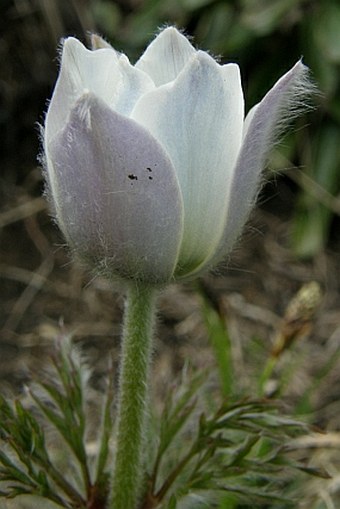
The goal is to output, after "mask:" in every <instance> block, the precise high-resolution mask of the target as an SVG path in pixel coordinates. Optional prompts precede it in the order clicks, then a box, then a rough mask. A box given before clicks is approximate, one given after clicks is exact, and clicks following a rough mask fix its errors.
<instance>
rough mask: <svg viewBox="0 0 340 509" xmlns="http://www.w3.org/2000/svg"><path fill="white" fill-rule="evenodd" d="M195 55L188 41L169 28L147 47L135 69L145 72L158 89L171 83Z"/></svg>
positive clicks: (174, 29)
mask: <svg viewBox="0 0 340 509" xmlns="http://www.w3.org/2000/svg"><path fill="white" fill-rule="evenodd" d="M195 53H196V51H195V49H194V48H193V46H192V45H191V44H190V42H189V41H188V39H187V38H186V37H185V36H184V35H182V34H181V33H180V32H179V31H178V30H176V28H174V27H169V28H166V29H165V30H163V31H162V32H161V33H160V34H159V35H158V36H157V37H156V39H155V40H154V41H153V42H152V43H151V44H150V45H149V46H148V47H147V49H146V51H145V53H144V54H143V55H142V56H141V58H140V59H139V60H138V62H137V63H136V65H135V67H136V68H137V69H141V70H142V71H144V72H146V73H147V74H148V75H149V76H150V77H151V78H152V79H153V81H154V83H155V85H156V86H157V87H158V86H160V85H164V84H165V83H169V82H170V81H173V80H174V79H175V78H176V77H177V76H178V74H179V73H180V72H181V70H182V69H183V67H184V66H185V65H186V64H187V62H188V61H189V60H190V59H191V58H192V57H193V56H194V55H195Z"/></svg>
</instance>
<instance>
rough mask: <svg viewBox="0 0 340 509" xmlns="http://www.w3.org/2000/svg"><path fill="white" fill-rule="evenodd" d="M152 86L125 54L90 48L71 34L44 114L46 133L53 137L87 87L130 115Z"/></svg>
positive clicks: (112, 50)
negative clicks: (91, 49) (137, 102)
mask: <svg viewBox="0 0 340 509" xmlns="http://www.w3.org/2000/svg"><path fill="white" fill-rule="evenodd" d="M153 87H154V84H153V82H152V80H151V79H150V78H149V77H148V76H147V75H146V74H145V73H143V72H141V71H139V70H138V69H135V68H134V67H133V66H132V65H131V64H130V63H129V61H128V58H127V57H126V56H125V55H120V54H119V53H117V52H116V51H115V50H114V49H112V48H102V49H98V50H96V51H90V50H88V49H86V48H85V46H83V44H82V43H81V42H79V41H78V40H77V39H74V38H72V37H70V38H68V39H66V41H65V42H64V46H63V53H62V61H61V70H60V74H59V78H58V81H57V84H56V87H55V90H54V92H53V96H52V99H51V103H50V105H49V109H48V112H47V116H46V123H45V129H46V137H47V138H48V139H50V138H52V137H53V136H54V135H55V134H56V133H57V132H58V131H60V130H61V129H62V128H63V127H64V125H65V123H66V122H67V120H68V115H69V112H70V111H71V109H72V108H73V107H74V104H75V103H76V101H77V100H78V99H79V97H81V96H82V95H83V94H84V93H86V92H87V91H89V92H92V93H94V94H95V95H96V96H97V97H99V98H100V99H102V100H103V101H104V102H105V103H106V104H107V105H108V106H110V107H111V108H112V109H114V110H115V111H117V112H119V113H122V114H123V115H129V113H130V112H131V110H132V108H133V107H134V105H135V103H136V101H137V100H138V99H139V97H141V95H143V94H144V93H146V92H148V91H150V90H152V88H153Z"/></svg>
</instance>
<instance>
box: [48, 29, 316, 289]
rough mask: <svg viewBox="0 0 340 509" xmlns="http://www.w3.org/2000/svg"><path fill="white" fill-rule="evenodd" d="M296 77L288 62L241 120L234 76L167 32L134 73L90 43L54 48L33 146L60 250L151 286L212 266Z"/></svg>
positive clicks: (232, 231) (302, 73) (244, 204)
mask: <svg viewBox="0 0 340 509" xmlns="http://www.w3.org/2000/svg"><path fill="white" fill-rule="evenodd" d="M306 73H307V71H306V67H305V66H304V65H303V64H302V63H301V62H300V61H299V62H298V63H297V64H296V65H295V66H294V67H293V68H292V69H291V70H290V71H289V72H287V74H285V75H284V76H282V78H281V79H280V80H279V81H278V82H277V83H276V84H275V86H274V87H273V88H272V89H271V90H270V91H269V92H268V93H267V94H266V96H265V97H264V98H263V99H262V101H261V102H260V103H259V104H257V105H256V106H255V107H254V108H252V109H251V110H250V112H249V113H248V115H247V116H246V117H245V116H244V99H243V93H242V86H241V79H240V72H239V67H238V66H237V65H236V64H226V65H220V64H219V63H218V62H217V61H216V60H215V59H214V58H213V57H212V56H210V55H209V54H208V53H206V52H204V51H197V50H196V49H195V48H194V47H193V46H192V45H191V44H190V42H189V41H188V39H187V38H186V37H185V36H184V35H182V34H181V33H180V32H179V31H178V30H177V29H176V28H173V27H168V28H165V29H164V30H163V31H161V32H160V33H159V35H158V36H157V37H156V38H155V40H154V41H153V42H152V43H151V44H150V45H149V46H148V48H147V49H146V51H145V53H144V54H143V55H142V56H141V58H140V59H139V60H138V61H137V63H136V64H135V65H131V64H130V62H129V60H128V58H127V57H126V56H125V55H123V54H121V53H118V52H117V51H115V50H114V49H113V48H111V47H110V46H109V45H108V44H106V43H105V42H104V41H103V40H102V39H100V38H99V37H96V36H95V37H93V49H92V50H88V49H86V48H85V47H84V46H83V44H81V43H80V42H79V41H78V40H77V39H74V38H68V39H66V40H65V41H64V44H63V50H62V59H61V68H60V74H59V78H58V81H57V84H56V86H55V90H54V93H53V96H52V99H51V102H50V104H49V107H48V112H47V116H46V123H45V129H44V135H43V137H44V153H45V157H44V159H45V173H46V180H47V189H48V195H49V198H50V201H51V203H52V205H53V208H54V213H55V217H56V220H57V222H58V224H59V226H60V228H61V230H62V232H63V234H64V236H65V238H66V240H67V242H68V244H69V245H70V246H71V248H72V250H74V252H75V253H76V254H77V255H78V256H79V257H80V258H82V259H83V260H84V261H85V262H86V263H87V264H88V265H89V266H90V267H92V268H94V269H96V270H97V271H98V272H101V273H103V274H106V275H112V276H116V277H117V276H118V277H119V278H123V279H124V278H125V279H136V280H139V281H141V282H143V283H147V284H155V285H158V284H160V285H162V284H165V283H167V282H169V281H171V280H174V279H184V278H190V277H193V276H196V275H199V274H201V273H202V272H204V271H205V270H207V269H208V268H210V267H212V266H214V265H215V264H216V263H218V262H219V261H220V260H221V259H222V258H223V257H224V256H225V255H226V253H227V252H228V251H230V249H231V247H232V246H233V244H234V242H235V240H237V238H238V236H239V235H240V232H241V230H242V228H243V226H244V223H245V222H246V220H247V218H248V215H249V212H250V210H251V207H252V205H253V204H254V200H255V198H256V195H257V193H258V190H259V186H260V182H261V172H262V169H263V166H264V164H265V160H266V156H267V155H268V151H269V149H270V148H271V146H272V144H273V142H274V141H275V140H276V138H277V132H278V130H280V129H281V128H282V121H283V119H285V118H287V116H291V112H293V113H294V114H295V113H296V111H297V110H298V109H299V105H300V104H301V98H302V99H303V97H304V95H305V94H306V93H308V92H309V88H308V81H306ZM287 113H288V115H287Z"/></svg>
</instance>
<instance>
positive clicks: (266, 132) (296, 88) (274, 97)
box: [212, 62, 312, 263]
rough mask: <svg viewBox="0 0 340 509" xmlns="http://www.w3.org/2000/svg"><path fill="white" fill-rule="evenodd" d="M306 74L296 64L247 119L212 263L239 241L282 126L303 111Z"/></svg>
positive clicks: (305, 70)
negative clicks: (220, 236) (222, 227)
mask: <svg viewBox="0 0 340 509" xmlns="http://www.w3.org/2000/svg"><path fill="white" fill-rule="evenodd" d="M307 74H308V69H307V67H305V66H304V65H303V64H302V63H301V62H298V63H297V64H296V65H295V66H294V67H293V68H292V69H291V70H290V71H289V72H287V73H286V74H285V75H284V76H282V77H281V78H280V79H279V80H278V82H277V83H276V84H275V85H274V87H273V88H272V89H271V90H270V91H269V92H268V93H267V94H266V95H265V97H264V98H263V99H262V101H261V102H260V103H259V104H257V105H256V106H254V107H253V108H252V109H251V110H250V112H249V113H248V115H247V118H246V122H245V126H244V141H243V143H242V148H241V151H240V154H239V157H238V160H237V165H236V168H235V172H234V175H233V182H232V186H231V188H230V195H229V197H228V201H229V204H228V213H227V216H226V227H225V231H224V235H223V240H222V242H221V244H220V246H219V247H218V249H217V250H216V255H215V257H214V259H213V261H212V262H213V263H217V262H218V261H219V259H221V257H223V255H225V254H227V253H228V251H230V249H231V248H232V246H233V244H234V242H235V241H236V240H237V238H238V237H239V235H240V233H241V231H242V228H243V226H244V224H245V222H246V220H247V219H248V215H249V213H250V210H251V208H252V207H253V205H254V202H255V199H256V196H257V194H258V191H259V187H260V184H261V176H262V170H263V168H264V166H265V162H266V158H267V156H268V152H269V151H270V149H271V148H272V146H273V143H274V142H275V141H276V139H277V135H278V134H279V133H280V132H281V130H282V126H285V125H286V123H287V121H289V120H291V119H292V118H294V117H295V116H296V114H297V113H298V112H299V111H300V110H301V107H302V108H303V104H304V100H305V99H306V97H307V96H309V95H310V93H311V91H312V89H311V86H310V83H309V82H308V80H307Z"/></svg>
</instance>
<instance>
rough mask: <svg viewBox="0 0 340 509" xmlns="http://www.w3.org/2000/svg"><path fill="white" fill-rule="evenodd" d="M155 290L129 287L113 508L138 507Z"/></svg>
mask: <svg viewBox="0 0 340 509" xmlns="http://www.w3.org/2000/svg"><path fill="white" fill-rule="evenodd" d="M155 297H156V292H155V290H154V289H153V288H150V287H147V286H142V285H140V286H132V285H131V286H130V287H129V289H128V294H127V300H126V309H125V320H124V328H123V340H122V353H121V371H120V388H119V390H120V395H119V403H118V425H117V442H116V443H117V446H116V455H115V463H114V471H113V479H112V491H111V501H110V505H109V508H110V509H136V507H137V501H138V496H139V492H140V489H139V488H140V481H141V479H142V474H143V471H142V461H143V457H142V448H143V445H144V437H145V429H144V428H145V407H146V400H147V388H148V381H149V380H148V378H149V366H150V360H151V352H152V332H153V324H154V316H155Z"/></svg>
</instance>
